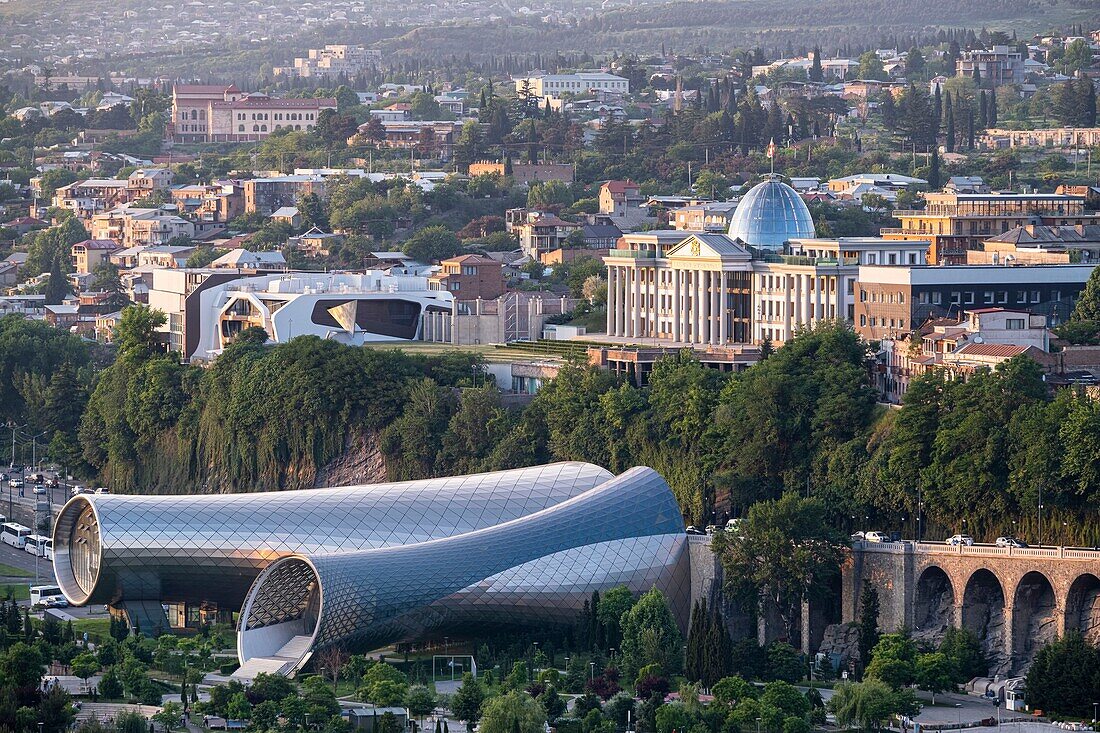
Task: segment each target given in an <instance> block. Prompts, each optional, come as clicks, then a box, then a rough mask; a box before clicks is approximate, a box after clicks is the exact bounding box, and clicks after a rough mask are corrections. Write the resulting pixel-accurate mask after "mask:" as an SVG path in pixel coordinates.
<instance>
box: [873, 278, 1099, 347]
mask: <svg viewBox="0 0 1100 733" xmlns="http://www.w3.org/2000/svg"><path fill="white" fill-rule="evenodd" d="M1093 267H1094V265H1092V264H1068V265H1029V266H1019V267H1004V266H998V265H940V266H928V265H898V266H890V265H861V266H860V268H859V273H858V275H857V283H856V288H857V298H856V305H855V313H854V315H855V318H853V323H854V325H855V329H856V331H857V332H858V333H859V334H860V335H861V336H863V337H864V338H866V339H868V340H877V339H882V338H898V337H900V336H901V335H903V334H906V333H909V332H911V331H913V330H915V329H917V328H919V327H920V326H921V325H922V324H923V323H925V322H926V321H928V320H930V319H933V318H951V317H955V318H957V317H959V314H960V313H962V312H963V311H966V310H973V309H975V308H994V307H1000V308H1005V309H1009V308H1011V309H1017V310H1024V311H1027V312H1028V313H1032V314H1035V315H1041V316H1045V317H1046V320H1047V323H1049V324H1050V325H1052V326H1053V325H1057V324H1059V323H1061V322H1063V321H1065V320H1066V319H1067V318H1069V315H1070V313H1072V312H1073V308H1074V305H1075V303H1076V301H1077V297H1078V296H1079V294H1080V292H1081V290H1082V289H1083V288H1084V286H1085V283H1086V282H1088V279H1089V275H1090V274H1091V273H1092V268H1093Z"/></svg>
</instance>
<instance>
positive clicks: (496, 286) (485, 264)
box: [428, 254, 504, 300]
mask: <svg viewBox="0 0 1100 733" xmlns="http://www.w3.org/2000/svg"><path fill="white" fill-rule="evenodd" d="M439 265H440V270H439V272H437V273H435V274H434V275H431V276H430V277H429V278H428V288H429V289H430V290H445V291H447V292H449V293H450V294H451V295H452V296H454V298H455V299H456V300H493V299H494V298H499V297H500V296H501V295H503V294H504V277H503V276H502V275H501V267H502V266H501V263H499V262H497V261H496V260H493V259H490V258H488V257H482V256H481V255H472V254H471V255H461V256H459V257H452V258H450V259H446V260H441V261H440V263H439Z"/></svg>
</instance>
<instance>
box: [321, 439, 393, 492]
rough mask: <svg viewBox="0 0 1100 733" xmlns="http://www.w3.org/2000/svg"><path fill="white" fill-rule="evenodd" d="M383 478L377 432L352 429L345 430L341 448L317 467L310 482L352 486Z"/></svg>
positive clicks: (383, 459) (322, 484)
mask: <svg viewBox="0 0 1100 733" xmlns="http://www.w3.org/2000/svg"><path fill="white" fill-rule="evenodd" d="M385 480H386V461H385V458H383V456H382V451H381V450H380V448H379V444H378V435H377V433H367V432H364V431H360V430H355V431H352V432H350V433H349V434H348V437H347V440H346V441H345V444H344V450H343V452H341V453H340V455H339V456H337V457H336V458H334V459H333V460H332V461H329V462H328V463H327V464H325V465H324V466H321V467H320V468H319V469H317V476H316V478H315V479H314V483H313V485H314V486H316V487H324V486H354V485H357V484H378V483H382V482H384V481H385Z"/></svg>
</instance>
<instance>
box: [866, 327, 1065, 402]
mask: <svg viewBox="0 0 1100 733" xmlns="http://www.w3.org/2000/svg"><path fill="white" fill-rule="evenodd" d="M1050 336H1051V334H1050V330H1049V329H1048V328H1047V322H1046V317H1044V316H1039V315H1033V314H1031V313H1028V312H1027V311H1020V310H1008V309H1005V308H978V309H976V310H971V311H965V312H964V313H963V314H962V316H961V317H959V318H941V319H935V320H932V321H928V322H927V323H925V324H924V325H922V326H921V327H920V328H919V330H914V331H912V332H911V333H907V334H904V335H902V336H900V337H899V338H897V339H892V338H886V339H882V340H881V342H880V351H879V355H878V358H879V362H880V364H881V365H882V368H881V369H880V370H877V371H876V372H875V381H876V386H877V387H878V389H879V392H880V393H881V394H882V396H883V397H884V398H885V399H886V400H887V401H889V402H895V403H896V402H901V400H902V398H903V397H904V396H905V393H906V392H907V391H908V390H909V384H910V382H911V380H912V379H914V378H916V377H919V376H920V375H922V374H926V373H927V372H930V371H932V370H944V371H946V372H947V373H948V374H950V375H951V376H952V377H954V378H958V379H966V378H968V377H969V376H970V375H972V374H973V373H974V372H976V371H977V370H979V369H991V368H993V367H995V366H997V365H998V364H1000V363H1002V362H1004V361H1007V360H1008V359H1011V358H1013V357H1015V356H1019V355H1021V354H1027V355H1029V356H1031V357H1032V358H1034V359H1035V360H1036V361H1039V362H1040V363H1041V364H1043V365H1047V364H1048V363H1049V362H1050V359H1049V355H1048V352H1049V351H1050Z"/></svg>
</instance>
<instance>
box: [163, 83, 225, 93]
mask: <svg viewBox="0 0 1100 733" xmlns="http://www.w3.org/2000/svg"><path fill="white" fill-rule="evenodd" d="M172 91H173V92H174V93H176V94H225V93H226V92H240V91H241V90H240V89H238V88H237V85H236V84H230V85H228V86H226V85H225V84H176V85H175V86H174V87H172Z"/></svg>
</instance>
